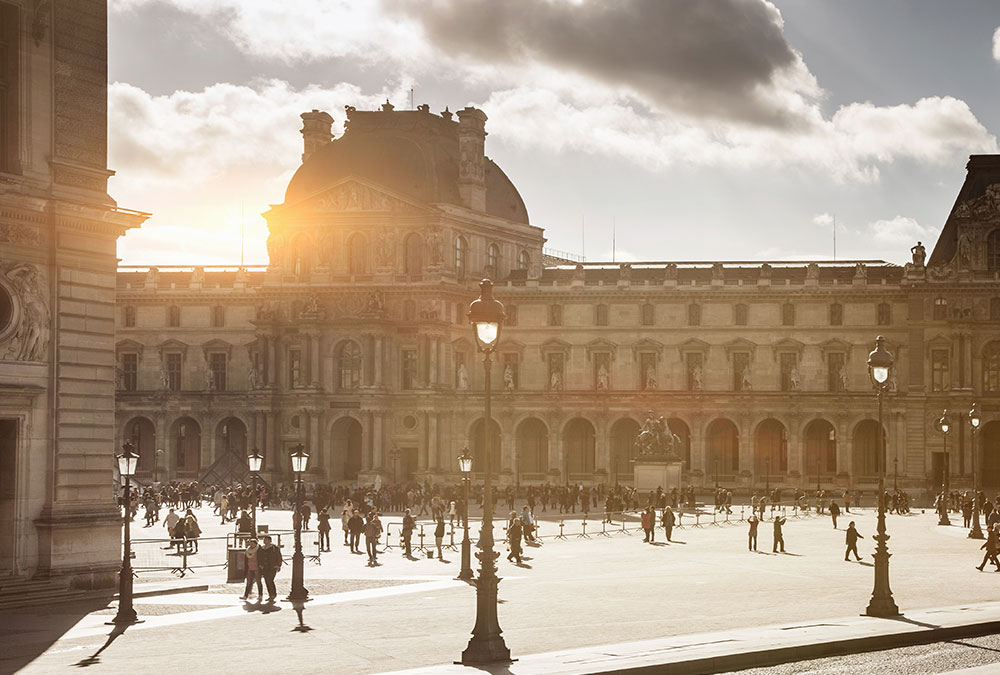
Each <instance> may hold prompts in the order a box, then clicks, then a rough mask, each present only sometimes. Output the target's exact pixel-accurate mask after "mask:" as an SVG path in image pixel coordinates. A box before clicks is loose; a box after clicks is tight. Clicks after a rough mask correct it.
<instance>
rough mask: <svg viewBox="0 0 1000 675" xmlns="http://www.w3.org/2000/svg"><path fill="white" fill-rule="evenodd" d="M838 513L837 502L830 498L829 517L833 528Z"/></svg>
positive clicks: (835, 524)
mask: <svg viewBox="0 0 1000 675" xmlns="http://www.w3.org/2000/svg"><path fill="white" fill-rule="evenodd" d="M839 515H840V507H839V506H837V502H836V501H834V500H832V499H831V500H830V517H831V518H833V529H835V530H836V529H837V516H839Z"/></svg>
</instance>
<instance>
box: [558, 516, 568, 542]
mask: <svg viewBox="0 0 1000 675" xmlns="http://www.w3.org/2000/svg"><path fill="white" fill-rule="evenodd" d="M563 525H564V523H563V521H561V520H560V521H559V534H557V535H556V539H569V537H567V536H566V535H565V534H563Z"/></svg>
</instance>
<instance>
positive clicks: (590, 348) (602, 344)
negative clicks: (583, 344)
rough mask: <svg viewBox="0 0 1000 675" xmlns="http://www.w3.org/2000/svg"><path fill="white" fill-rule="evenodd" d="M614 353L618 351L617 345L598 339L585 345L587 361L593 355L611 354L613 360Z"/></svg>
mask: <svg viewBox="0 0 1000 675" xmlns="http://www.w3.org/2000/svg"><path fill="white" fill-rule="evenodd" d="M616 351H618V345H616V344H615V343H614V342H611V341H609V340H605V339H604V338H598V339H596V340H593V341H592V342H588V343H587V360H588V361H589V360H590V358H591V356H593V355H594V354H611V358H612V359H614V357H615V352H616Z"/></svg>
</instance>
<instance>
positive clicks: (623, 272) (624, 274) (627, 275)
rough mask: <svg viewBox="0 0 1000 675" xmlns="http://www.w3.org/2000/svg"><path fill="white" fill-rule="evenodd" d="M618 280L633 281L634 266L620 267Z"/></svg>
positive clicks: (623, 264)
mask: <svg viewBox="0 0 1000 675" xmlns="http://www.w3.org/2000/svg"><path fill="white" fill-rule="evenodd" d="M618 278H619V279H631V278H632V266H631V265H629V264H628V263H622V264H621V265H619V266H618Z"/></svg>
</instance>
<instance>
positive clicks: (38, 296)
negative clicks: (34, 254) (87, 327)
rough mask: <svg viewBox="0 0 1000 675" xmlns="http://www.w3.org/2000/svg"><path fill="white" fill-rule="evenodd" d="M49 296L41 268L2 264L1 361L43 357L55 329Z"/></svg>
mask: <svg viewBox="0 0 1000 675" xmlns="http://www.w3.org/2000/svg"><path fill="white" fill-rule="evenodd" d="M45 295H46V294H45V288H44V282H43V281H42V277H41V273H40V272H39V270H38V268H37V267H35V266H34V265H28V264H25V263H7V264H0V360H12V361H40V360H42V358H43V357H44V355H45V350H46V347H47V346H48V344H49V336H50V330H51V329H50V315H49V305H48V302H47V301H46V299H45Z"/></svg>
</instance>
